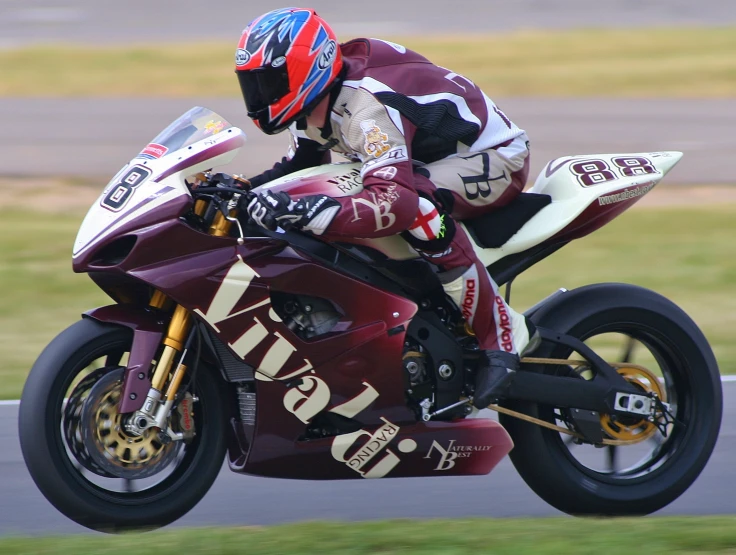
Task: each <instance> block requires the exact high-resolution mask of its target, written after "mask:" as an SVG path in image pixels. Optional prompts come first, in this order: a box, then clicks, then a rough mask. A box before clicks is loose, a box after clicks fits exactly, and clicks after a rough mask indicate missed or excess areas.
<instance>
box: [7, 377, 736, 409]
mask: <svg viewBox="0 0 736 555" xmlns="http://www.w3.org/2000/svg"><path fill="white" fill-rule="evenodd" d="M721 381H722V382H724V383H728V382H736V376H721ZM15 405H20V400H18V399H13V400H10V401H0V407H10V406H15Z"/></svg>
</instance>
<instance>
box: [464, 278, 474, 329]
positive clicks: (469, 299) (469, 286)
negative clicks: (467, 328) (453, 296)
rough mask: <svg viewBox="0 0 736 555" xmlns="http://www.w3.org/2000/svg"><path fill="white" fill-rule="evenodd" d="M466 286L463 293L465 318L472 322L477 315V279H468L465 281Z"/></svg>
mask: <svg viewBox="0 0 736 555" xmlns="http://www.w3.org/2000/svg"><path fill="white" fill-rule="evenodd" d="M463 285H464V288H465V292H464V295H463V306H462V311H463V318H465V319H466V320H467V321H468V322H470V321H471V320H472V319H473V316H474V315H475V304H476V295H477V291H476V281H475V279H472V278H471V279H466V280H465V283H464V284H463Z"/></svg>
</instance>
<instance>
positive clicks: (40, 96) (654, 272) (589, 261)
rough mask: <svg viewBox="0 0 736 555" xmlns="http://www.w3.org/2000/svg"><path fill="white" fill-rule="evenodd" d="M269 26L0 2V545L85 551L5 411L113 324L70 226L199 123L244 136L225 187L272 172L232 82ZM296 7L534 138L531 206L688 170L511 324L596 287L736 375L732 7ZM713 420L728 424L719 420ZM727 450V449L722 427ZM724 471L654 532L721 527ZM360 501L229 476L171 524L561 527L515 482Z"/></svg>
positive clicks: (547, 283)
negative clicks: (583, 185) (710, 520)
mask: <svg viewBox="0 0 736 555" xmlns="http://www.w3.org/2000/svg"><path fill="white" fill-rule="evenodd" d="M278 7H282V6H280V5H278V4H274V3H273V2H269V1H265V0H248V1H247V2H243V1H235V0H211V1H209V2H207V3H202V2H197V1H194V0H159V1H157V2H148V1H143V0H126V1H125V2H113V1H110V0H65V1H63V2H62V1H56V0H0V122H1V123H0V130H2V133H0V288H1V289H0V290H2V291H3V293H4V294H3V295H0V360H1V361H2V363H0V399H5V400H6V401H3V402H0V440H4V441H5V442H6V443H5V445H7V446H8V448H7V449H5V450H2V451H0V468H2V469H3V470H4V472H3V473H0V533H9V532H20V533H35V532H44V533H46V532H51V531H61V532H67V531H80V530H81V529H80V528H79V527H76V526H75V525H72V524H71V523H69V522H68V521H66V520H65V519H63V517H61V516H60V515H59V514H58V513H56V512H55V511H54V509H53V508H52V507H51V506H50V505H48V503H47V502H46V501H45V500H44V499H43V498H41V496H40V494H39V493H38V492H37V490H36V489H35V487H34V486H33V484H32V483H31V482H30V478H28V476H27V474H26V473H25V468H24V466H23V463H22V460H21V457H20V453H19V451H18V446H17V439H16V438H15V418H16V413H17V402H16V401H15V400H17V399H18V398H19V396H20V393H21V389H22V385H23V381H24V379H25V375H26V373H27V371H28V369H29V368H30V366H31V365H32V364H33V361H34V360H35V358H36V356H38V354H39V353H40V351H41V349H42V348H43V346H44V345H45V344H46V343H48V341H50V340H51V338H53V337H54V336H55V335H56V334H57V333H59V332H60V331H61V330H62V329H64V328H65V327H67V326H68V325H70V324H71V323H73V322H74V321H75V320H76V319H77V318H78V317H79V314H80V313H81V312H83V311H84V310H87V309H89V308H92V307H94V306H99V305H101V304H107V303H108V302H109V300H108V299H107V298H105V296H104V295H103V294H102V293H101V292H99V291H97V290H96V289H95V287H94V286H93V284H92V282H91V281H90V280H89V279H88V278H87V277H86V276H80V275H75V274H73V273H72V271H71V264H70V260H71V246H72V243H73V240H74V236H75V234H76V230H77V228H78V226H79V223H80V222H81V220H82V218H83V216H84V214H85V212H86V210H87V208H88V206H89V205H90V203H92V202H93V201H94V199H95V198H96V197H97V195H98V194H99V192H100V191H101V189H102V187H103V186H104V185H105V184H106V183H107V181H108V180H109V179H110V178H111V177H112V176H113V175H114V174H115V173H116V172H117V170H118V169H119V168H120V167H121V166H122V165H124V164H125V163H127V161H128V160H129V159H131V158H132V157H133V156H135V155H136V154H137V153H138V152H139V151H140V150H141V149H142V147H144V146H145V145H146V144H147V143H148V142H149V140H150V139H152V138H153V137H154V136H155V135H156V134H158V132H159V131H160V130H161V129H163V128H164V127H165V126H166V125H167V124H168V123H169V122H171V121H172V120H174V119H175V118H176V117H177V116H179V115H180V114H181V113H183V112H184V111H186V110H187V109H189V108H190V107H192V106H196V105H200V106H206V107H208V108H211V109H213V110H215V111H217V112H218V113H219V114H220V115H222V116H223V117H224V118H225V119H227V120H228V121H230V122H231V123H232V124H233V125H236V126H239V127H242V128H243V129H244V130H245V131H246V132H247V134H248V138H249V140H248V144H247V145H246V147H245V148H244V149H243V150H242V151H241V153H240V155H239V157H238V158H237V159H236V161H235V162H234V163H232V164H231V165H230V166H228V168H226V169H227V170H228V171H233V172H237V173H244V174H246V175H252V174H254V173H257V172H260V171H262V170H263V169H266V168H267V167H270V165H271V164H272V163H273V162H274V161H276V160H277V159H280V157H281V156H282V155H283V153H284V152H285V149H286V142H287V140H286V137H285V136H273V137H268V136H265V135H263V134H261V133H260V132H259V131H258V130H257V129H255V128H254V126H253V125H252V124H251V123H250V121H249V120H248V118H247V117H246V114H245V107H244V104H243V100H242V98H241V97H240V96H239V90H238V86H237V82H236V79H235V76H234V75H233V69H234V63H233V62H234V52H235V45H236V43H237V40H238V38H239V36H240V32H241V30H242V29H243V28H244V27H245V26H246V25H247V23H248V22H249V21H250V20H251V19H253V18H255V17H257V16H258V15H260V14H261V13H263V12H266V11H269V10H271V9H275V8H278ZM311 7H314V8H315V9H317V11H318V12H319V13H320V15H322V16H323V17H324V18H325V19H327V21H328V22H330V23H331V24H332V25H333V27H334V28H335V30H336V31H337V32H338V34H339V36H340V38H341V39H343V40H347V39H350V38H353V37H356V36H371V37H379V38H385V39H389V40H393V41H396V42H399V43H402V44H404V45H406V46H407V47H409V48H412V49H415V50H417V51H419V52H421V53H423V54H425V55H426V56H427V57H428V58H430V60H432V61H434V62H435V63H437V64H439V65H442V66H444V67H447V68H450V69H452V70H453V71H455V72H458V73H462V74H463V75H465V76H467V77H469V78H471V79H473V80H474V81H476V82H477V83H478V84H479V85H480V86H481V87H482V88H483V89H484V91H485V92H486V93H487V94H488V95H489V96H490V97H491V98H493V99H494V100H495V101H496V103H497V104H498V105H499V106H500V107H501V108H502V109H503V110H504V112H505V113H506V114H507V115H508V116H509V117H510V118H511V119H512V120H513V121H514V122H515V123H516V124H517V125H519V127H522V128H524V129H525V130H526V131H527V133H528V135H529V137H530V140H531V149H532V173H531V177H530V184H531V182H533V179H534V177H535V176H536V174H537V173H538V172H539V171H540V170H541V169H542V168H543V167H544V165H545V164H546V163H547V162H548V161H549V160H551V159H553V158H556V157H559V156H563V155H575V154H591V153H608V152H611V153H613V152H621V153H628V152H652V151H659V150H679V151H682V152H684V154H685V155H684V158H683V160H682V162H680V164H679V165H678V166H677V167H676V168H675V169H674V170H673V171H672V172H671V173H670V174H669V175H668V176H667V177H666V178H665V180H664V181H663V183H662V184H661V185H659V186H658V187H657V188H656V189H655V190H654V191H652V192H651V193H649V194H648V195H647V197H645V198H644V199H642V200H641V201H640V202H639V203H638V204H637V205H636V206H635V207H634V208H632V210H630V211H629V212H627V213H626V214H624V215H623V216H621V217H620V218H619V219H617V220H615V221H614V222H613V223H611V224H609V225H608V226H607V227H605V228H604V229H602V230H601V231H599V232H596V233H595V234H593V235H592V236H591V237H588V238H585V239H583V240H580V241H578V242H576V243H574V244H571V245H569V246H567V247H566V248H565V249H563V250H561V251H560V252H559V253H557V254H555V255H554V256H553V257H551V258H550V259H548V260H546V261H544V262H543V263H541V264H539V265H538V266H535V267H534V268H533V269H532V270H530V271H529V272H528V273H527V274H525V275H524V276H522V278H520V279H519V280H518V282H517V283H516V284H515V285H514V290H515V293H514V296H512V305H514V306H515V307H516V308H517V309H520V310H523V309H524V308H526V307H528V306H531V305H532V304H534V303H536V302H537V301H538V300H540V299H541V298H542V297H544V296H545V295H547V294H549V293H551V292H552V291H554V290H556V289H557V288H558V287H567V288H572V287H576V286H579V285H583V284H586V283H593V282H598V281H622V282H630V283H636V284H639V285H643V286H646V287H650V288H653V289H655V290H657V291H658V292H660V293H662V294H664V295H666V296H668V297H669V298H671V299H672V300H674V301H675V302H677V303H678V304H680V305H681V306H682V307H683V308H684V309H685V310H686V311H687V312H688V313H689V314H690V315H691V316H692V317H693V318H694V319H695V320H696V322H697V323H698V324H699V325H700V326H701V327H702V328H703V330H704V331H705V333H706V336H707V337H708V339H709V340H710V341H711V344H712V346H713V348H714V351H715V352H716V355H717V358H718V360H719V363H720V366H721V370H722V372H723V373H724V375H727V377H726V379H727V380H728V379H730V378H729V377H728V375H730V374H732V373H736V344H734V342H733V330H734V329H735V328H736V300H734V299H735V298H736V296H734V295H733V291H734V286H735V285H736V262H735V260H736V258H735V257H733V256H732V254H733V247H732V239H731V237H732V236H733V232H734V231H736V223H734V221H735V220H734V217H733V212H734V208H735V207H736V205H734V202H736V190H735V189H734V187H733V186H734V184H736V177H734V172H733V169H732V160H734V155H735V154H736V133H734V131H733V130H734V129H736V7H735V6H734V3H733V0H700V1H699V2H692V1H691V0H609V1H607V2H595V3H592V2H590V1H587V0H515V1H507V0H470V1H460V2H455V3H452V4H449V3H447V2H438V1H437V0H402V1H400V2H399V1H396V0H393V1H389V0H372V1H371V2H341V3H337V2H334V1H333V0H330V1H327V0H315V1H313V2H312V3H311ZM729 391H730V390H729V389H728V388H726V393H727V395H729V396H730V395H731V394H730V393H729ZM728 398H729V397H728V396H727V400H728ZM726 411H727V413H726V418H728V419H730V420H733V417H734V416H733V414H731V412H729V405H728V402H727V403H726ZM723 433H724V434H726V435H728V436H729V437H730V436H732V435H733V434H732V433H731V432H730V431H729V429H728V426H724V432H723ZM734 462H736V451H735V450H734V449H733V446H732V444H729V443H728V442H721V444H719V447H718V449H717V451H716V454H715V455H714V457H713V459H712V460H711V463H710V464H709V467H708V468H707V469H706V472H705V473H704V475H703V476H701V478H700V479H699V480H698V482H696V484H695V486H693V488H691V490H689V491H688V492H687V493H686V494H685V495H684V496H683V497H682V498H681V499H680V500H678V501H677V502H676V503H673V504H672V505H671V506H670V507H668V508H667V509H665V511H664V512H665V513H669V514H714V513H716V514H718V513H721V514H731V513H733V512H734V505H733V495H732V492H729V491H728V488H724V487H723V485H724V484H728V483H730V482H731V480H730V479H728V476H729V472H730V468H731V467H732V466H733V463H734ZM317 487H319V488H322V489H319V490H317V489H314V488H317ZM367 488H368V486H367V485H366V484H364V483H358V482H355V483H343V484H330V485H329V486H325V485H322V484H316V485H315V484H310V483H299V484H294V483H291V482H285V481H279V480H270V481H263V480H260V481H259V480H257V479H250V478H245V479H244V478H241V477H233V476H231V475H228V474H226V473H223V475H221V476H220V478H219V479H218V482H217V483H216V485H215V488H214V489H213V490H212V492H210V494H208V496H207V497H206V498H205V500H204V501H203V502H202V503H201V504H200V505H199V506H198V507H197V508H196V509H195V510H194V511H193V512H192V513H190V514H189V515H187V517H185V518H184V519H183V520H182V521H181V522H180V524H190V525H191V524H216V523H230V524H243V523H248V524H270V523H276V522H285V521H290V520H301V519H303V518H306V517H307V516H309V517H310V518H347V519H355V520H360V519H366V518H379V517H439V516H534V515H552V514H557V513H556V512H555V511H553V510H552V509H551V508H549V507H548V506H546V505H545V504H544V503H543V502H541V501H540V500H539V499H537V498H536V497H535V496H534V494H532V493H531V491H529V490H528V488H526V486H525V485H524V484H523V482H521V480H520V479H519V478H518V476H517V475H516V474H515V472H514V470H513V467H511V465H510V463H508V461H505V462H504V463H502V465H501V466H500V467H499V469H498V470H496V471H495V473H494V474H493V475H492V476H491V477H490V478H486V477H483V478H479V479H477V480H476V479H474V478H473V479H460V480H456V481H453V480H445V481H442V482H438V483H433V484H432V486H431V488H430V489H429V490H428V489H427V488H425V486H424V485H423V483H422V482H421V481H410V480H396V481H389V482H382V483H379V484H377V485H376V483H375V482H374V483H373V484H372V485H371V489H370V490H369V489H367ZM246 491H247V492H248V495H249V496H250V497H249V498H248V499H249V500H248V501H247V502H243V501H242V499H241V498H240V496H241V495H243V493H244V492H246ZM325 492H329V493H325ZM489 492H492V493H493V495H494V498H495V502H494V503H489V502H488V495H489ZM438 498H442V499H443V503H442V504H441V505H438V504H437V503H436V500H437V499H438ZM356 500H359V502H356ZM39 515H42V516H43V518H38V517H39Z"/></svg>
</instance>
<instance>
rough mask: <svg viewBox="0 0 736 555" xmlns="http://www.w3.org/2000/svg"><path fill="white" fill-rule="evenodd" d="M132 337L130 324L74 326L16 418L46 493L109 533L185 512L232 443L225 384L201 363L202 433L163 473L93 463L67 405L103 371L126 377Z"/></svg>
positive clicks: (38, 367) (55, 347) (34, 378)
mask: <svg viewBox="0 0 736 555" xmlns="http://www.w3.org/2000/svg"><path fill="white" fill-rule="evenodd" d="M131 342H132V332H131V330H130V329H128V328H124V327H120V326H114V325H109V324H103V323H100V322H97V321H95V320H91V319H83V320H81V321H79V322H77V323H75V324H73V325H72V326H70V327H69V328H67V329H66V330H65V331H63V332H62V333H61V334H59V335H58V336H57V337H56V338H55V339H54V340H53V341H52V342H51V343H50V344H49V345H48V346H47V347H46V349H44V351H43V352H42V353H41V355H40V356H39V358H38V360H37V361H36V363H35V364H34V366H33V368H32V369H31V371H30V374H29V376H28V379H27V381H26V383H25V386H24V389H23V394H22V397H21V404H20V411H19V417H18V427H19V436H20V444H21V450H22V453H23V458H24V459H25V462H26V466H27V467H28V470H29V472H30V474H31V477H32V478H33V480H34V482H35V483H36V485H37V486H38V488H39V489H40V490H41V492H42V493H43V495H44V496H45V497H46V498H47V499H48V500H49V501H50V502H51V503H52V504H53V505H54V506H55V507H56V508H57V509H58V510H59V511H61V512H62V513H63V514H64V515H66V516H67V517H69V518H70V519H72V520H74V521H76V522H78V523H79V524H81V525H83V526H86V527H88V528H92V529H94V530H99V531H103V532H119V531H123V530H128V529H141V528H147V529H152V528H157V527H160V526H164V525H166V524H169V523H171V522H173V521H175V520H177V519H178V518H180V517H181V516H182V515H184V514H185V513H186V512H188V511H189V510H190V509H191V508H192V507H194V505H196V504H197V502H199V500H200V499H201V498H202V497H203V496H204V495H205V493H207V491H208V490H209V488H210V487H211V485H212V483H213V482H214V480H215V478H216V477H217V474H218V472H219V471H220V468H221V466H222V462H223V459H224V455H225V449H226V445H225V438H224V431H225V430H226V425H227V418H226V414H225V410H224V407H225V405H226V403H224V402H223V399H224V387H223V384H222V383H221V379H220V378H219V376H217V375H214V373H210V372H207V369H205V368H201V369H200V370H199V372H198V374H197V378H196V384H195V385H194V387H195V388H196V395H197V396H198V398H199V402H198V403H196V405H195V410H194V422H195V425H196V431H197V433H196V435H195V437H194V439H193V440H192V441H191V442H190V443H188V444H184V445H182V446H181V447H180V448H179V449H178V451H179V452H178V454H177V457H176V460H175V461H171V462H169V463H167V465H166V468H165V469H164V468H162V470H161V474H160V475H157V476H155V477H148V476H147V477H146V479H145V480H143V479H141V480H137V479H132V480H131V479H121V478H120V477H115V476H113V475H111V474H110V473H109V472H105V471H104V470H101V469H100V467H99V466H97V465H95V463H94V462H93V461H91V458H90V457H89V454H88V453H87V454H85V452H84V448H83V445H82V442H81V441H80V442H76V441H74V438H75V437H79V436H81V434H78V433H77V428H75V426H77V427H80V425H79V424H78V423H71V424H70V422H69V421H68V420H69V418H70V417H71V416H70V411H69V410H65V405H66V404H67V403H69V399H70V398H72V392H73V391H75V388H77V389H76V391H79V388H78V386H79V387H82V388H83V386H80V384H84V383H86V382H84V380H85V379H86V380H87V381H88V382H91V383H90V389H91V388H92V387H93V384H94V381H95V379H96V378H97V377H98V376H107V377H108V379H109V378H110V377H112V376H110V373H112V372H118V374H117V375H122V371H121V368H120V362H121V359H122V358H123V357H124V356H125V353H126V352H128V351H129V349H130V345H131ZM65 419H66V420H65ZM70 438H71V439H70ZM70 443H71V444H70ZM80 445H81V446H80ZM154 445H155V444H154ZM149 449H150V448H149ZM167 461H170V459H167ZM127 464H128V463H127V462H125V463H124V464H122V465H121V469H122V468H124V467H125V466H126V465H127ZM121 471H122V470H121ZM121 483H122V484H123V485H122V486H120V484H121Z"/></svg>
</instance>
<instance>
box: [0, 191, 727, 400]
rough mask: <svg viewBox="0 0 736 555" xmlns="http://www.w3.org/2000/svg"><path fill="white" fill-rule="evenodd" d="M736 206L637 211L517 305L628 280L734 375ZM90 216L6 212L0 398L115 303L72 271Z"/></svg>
mask: <svg viewBox="0 0 736 555" xmlns="http://www.w3.org/2000/svg"><path fill="white" fill-rule="evenodd" d="M732 212H733V205H730V206H729V205H723V206H720V207H692V208H689V209H683V208H656V209H650V208H641V209H639V208H635V209H633V210H630V211H628V212H626V213H624V214H623V215H622V216H620V217H619V218H617V219H616V220H614V221H613V222H611V223H610V224H609V225H608V226H606V227H604V228H603V229H601V230H600V231H598V232H596V233H594V234H592V235H591V236H589V237H586V238H583V239H580V240H578V241H575V242H573V243H571V244H570V245H568V246H566V247H565V248H563V249H562V250H560V251H558V252H557V253H556V254H554V255H552V256H551V257H550V258H548V259H547V260H544V261H543V262H541V263H540V264H538V265H537V266H535V267H533V268H532V269H530V270H529V271H528V272H526V273H525V274H523V275H522V276H521V277H520V278H519V279H518V280H517V281H516V282H515V283H514V286H513V295H512V302H511V304H512V306H514V307H515V308H516V309H517V310H523V309H525V308H528V307H529V306H531V305H532V304H534V303H536V302H537V301H539V300H540V299H542V298H543V297H545V296H546V295H548V294H550V293H552V292H553V291H555V290H556V289H557V288H559V287H566V288H568V289H571V288H573V287H577V286H580V285H585V284H588V283H597V282H601V281H620V282H628V283H635V284H638V285H642V286H645V287H649V288H652V289H654V290H656V291H658V292H659V293H661V294H663V295H665V296H667V297H669V298H670V299H672V300H673V301H675V302H676V303H678V304H679V305H680V306H681V307H682V308H683V309H684V310H685V311H687V312H688V313H689V314H690V316H691V317H692V318H693V319H694V320H695V321H696V322H697V323H698V325H700V326H701V327H702V329H703V330H704V332H705V334H706V337H708V339H709V341H710V342H711V344H712V346H713V348H714V351H715V353H716V357H717V358H718V361H719V363H720V367H721V371H722V372H723V373H736V342H734V341H733V330H734V329H736V295H734V290H736V258H734V257H733V256H730V254H729V253H731V252H732V251H733V237H735V236H736V219H734V218H733V214H732ZM82 217H83V212H79V211H76V212H75V211H72V213H64V214H63V215H59V214H43V215H37V217H30V216H29V214H28V213H27V212H20V211H14V210H7V209H6V210H0V261H1V263H0V286H1V287H2V291H3V292H4V294H3V295H2V296H1V297H0V353H2V365H0V398H1V399H14V398H18V396H19V395H20V391H21V387H22V384H23V382H24V379H25V376H26V374H27V372H28V370H29V369H30V367H31V365H32V364H33V361H34V360H35V358H36V357H37V356H38V354H39V353H40V352H41V350H42V349H43V347H44V345H46V344H47V343H48V342H49V341H50V340H51V339H52V338H53V337H54V336H55V335H56V334H57V333H59V332H60V331H61V330H63V329H64V328H66V327H67V326H68V325H70V324H72V323H73V322H75V321H76V320H77V319H78V318H79V315H80V314H81V313H82V312H84V311H85V310H88V309H90V308H93V307H95V306H99V305H102V304H108V303H110V302H111V301H110V300H109V299H108V298H107V297H106V296H105V295H104V294H103V293H102V292H101V291H99V290H98V289H97V288H96V287H95V285H94V284H93V283H92V281H91V280H90V279H89V278H88V277H87V276H86V275H79V274H74V273H73V272H72V269H71V247H72V243H73V242H74V237H75V235H76V232H77V228H78V226H79V224H80V222H81V220H82Z"/></svg>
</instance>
